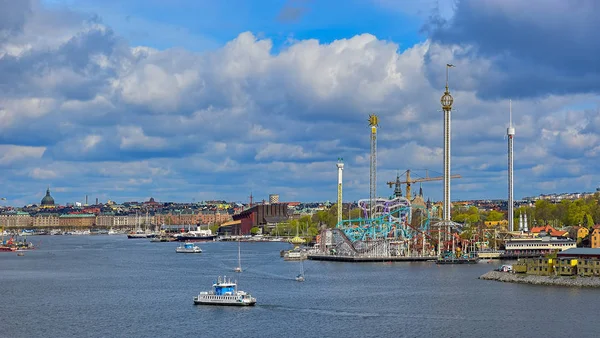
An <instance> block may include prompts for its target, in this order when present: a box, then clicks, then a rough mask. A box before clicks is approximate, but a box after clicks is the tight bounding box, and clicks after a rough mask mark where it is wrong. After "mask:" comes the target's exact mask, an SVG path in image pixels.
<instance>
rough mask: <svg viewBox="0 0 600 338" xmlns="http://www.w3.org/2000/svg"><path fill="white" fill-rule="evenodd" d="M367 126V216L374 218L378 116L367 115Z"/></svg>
mask: <svg viewBox="0 0 600 338" xmlns="http://www.w3.org/2000/svg"><path fill="white" fill-rule="evenodd" d="M369 126H370V127H371V161H370V171H369V189H370V190H369V203H370V204H369V209H370V211H369V218H370V219H373V218H374V213H375V199H377V127H379V117H378V116H377V115H375V114H370V115H369Z"/></svg>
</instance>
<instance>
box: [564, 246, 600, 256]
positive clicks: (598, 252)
mask: <svg viewBox="0 0 600 338" xmlns="http://www.w3.org/2000/svg"><path fill="white" fill-rule="evenodd" d="M579 255H594V256H600V248H572V249H567V250H564V251H561V252H559V253H558V256H579Z"/></svg>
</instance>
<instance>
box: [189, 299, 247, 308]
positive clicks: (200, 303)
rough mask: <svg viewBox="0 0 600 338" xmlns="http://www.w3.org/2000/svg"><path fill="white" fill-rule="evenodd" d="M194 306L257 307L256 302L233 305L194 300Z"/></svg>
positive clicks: (235, 303)
mask: <svg viewBox="0 0 600 338" xmlns="http://www.w3.org/2000/svg"><path fill="white" fill-rule="evenodd" d="M194 305H221V306H254V305H256V302H247V303H244V302H232V303H229V302H227V303H226V302H223V303H221V302H219V303H215V302H212V301H205V300H197V299H194Z"/></svg>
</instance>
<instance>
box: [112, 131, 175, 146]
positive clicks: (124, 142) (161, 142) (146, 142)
mask: <svg viewBox="0 0 600 338" xmlns="http://www.w3.org/2000/svg"><path fill="white" fill-rule="evenodd" d="M117 130H118V133H119V137H120V139H121V143H120V148H121V149H123V150H160V149H163V148H164V147H165V146H166V145H167V141H166V140H165V139H163V138H160V137H154V136H147V135H145V134H144V131H143V130H142V128H141V127H136V126H127V127H121V126H119V127H117Z"/></svg>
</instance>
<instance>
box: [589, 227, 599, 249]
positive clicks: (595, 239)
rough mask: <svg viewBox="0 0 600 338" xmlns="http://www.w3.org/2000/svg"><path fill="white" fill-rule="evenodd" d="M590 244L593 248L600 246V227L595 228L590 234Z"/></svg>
mask: <svg viewBox="0 0 600 338" xmlns="http://www.w3.org/2000/svg"><path fill="white" fill-rule="evenodd" d="M590 246H591V247H592V248H600V228H596V229H594V231H592V235H591V236H590Z"/></svg>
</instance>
